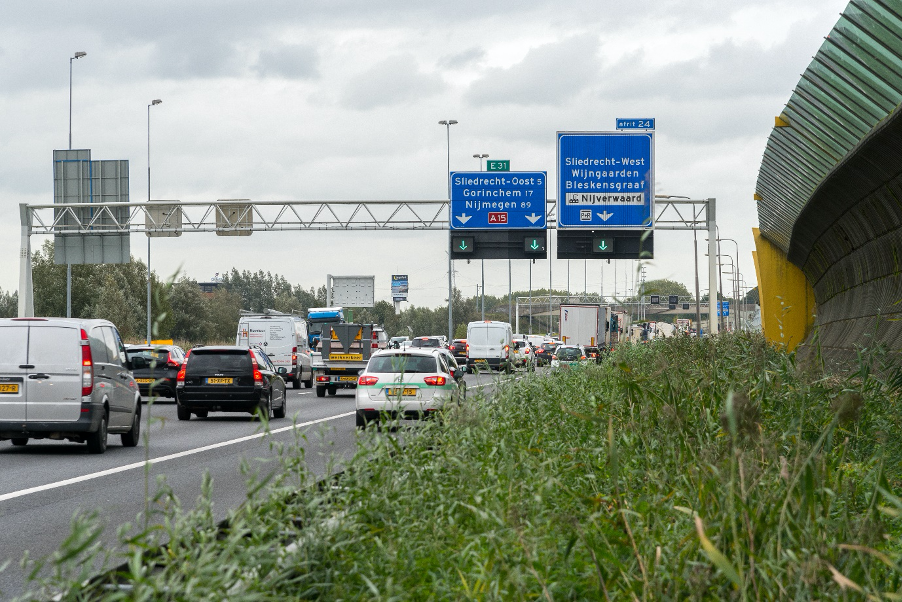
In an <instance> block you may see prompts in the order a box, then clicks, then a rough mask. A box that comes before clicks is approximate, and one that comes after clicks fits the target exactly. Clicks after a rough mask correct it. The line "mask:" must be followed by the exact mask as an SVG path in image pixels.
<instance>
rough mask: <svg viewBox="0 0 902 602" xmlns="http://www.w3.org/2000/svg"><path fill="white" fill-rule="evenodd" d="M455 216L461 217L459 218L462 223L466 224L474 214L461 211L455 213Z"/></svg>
mask: <svg viewBox="0 0 902 602" xmlns="http://www.w3.org/2000/svg"><path fill="white" fill-rule="evenodd" d="M454 217H456V218H457V219H459V220H460V223H462V224H466V223H467V222H468V221H470V218H471V217H473V216H472V215H467V214H466V213H461V214H460V215H455V216H454Z"/></svg>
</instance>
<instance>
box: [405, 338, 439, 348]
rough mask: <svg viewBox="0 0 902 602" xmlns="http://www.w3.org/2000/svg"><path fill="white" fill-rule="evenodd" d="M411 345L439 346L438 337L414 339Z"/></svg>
mask: <svg viewBox="0 0 902 602" xmlns="http://www.w3.org/2000/svg"><path fill="white" fill-rule="evenodd" d="M410 346H411V347H438V346H439V343H438V339H414V340H413V342H412V343H411V344H410Z"/></svg>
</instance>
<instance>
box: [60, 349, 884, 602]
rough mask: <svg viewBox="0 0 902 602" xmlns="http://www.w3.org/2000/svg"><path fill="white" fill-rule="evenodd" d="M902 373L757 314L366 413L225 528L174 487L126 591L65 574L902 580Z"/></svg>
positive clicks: (774, 583) (221, 587)
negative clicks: (765, 322)
mask: <svg viewBox="0 0 902 602" xmlns="http://www.w3.org/2000/svg"><path fill="white" fill-rule="evenodd" d="M897 393H898V389H897V388H896V386H895V383H894V382H884V381H882V380H881V379H880V377H879V376H878V375H876V374H875V372H874V371H872V370H871V369H869V368H868V361H867V358H866V357H863V358H862V360H861V363H860V368H859V370H858V372H857V373H855V374H853V375H852V376H847V377H843V378H838V377H830V376H824V375H821V374H819V373H818V372H817V370H816V369H812V368H810V367H804V368H802V367H799V366H796V365H795V363H794V357H793V356H792V355H791V354H786V353H783V352H780V351H778V350H776V349H774V348H773V347H771V346H769V345H768V344H766V343H765V341H764V340H763V339H762V338H760V337H758V336H753V335H747V334H739V335H723V336H720V337H716V338H714V339H704V340H697V339H689V338H686V337H684V338H675V339H667V340H662V341H655V342H654V343H651V344H646V345H640V346H624V347H621V348H620V349H618V351H617V352H616V353H614V354H612V356H611V357H610V358H609V359H608V360H607V361H606V362H605V363H604V364H602V365H599V366H587V367H585V368H580V369H574V370H569V371H564V372H561V373H557V374H554V375H551V376H549V377H543V376H541V375H537V376H531V377H528V378H523V379H521V380H519V381H517V382H508V383H506V384H503V385H502V386H501V387H500V389H499V391H498V392H497V393H496V394H495V395H494V396H493V397H492V398H491V399H474V398H472V397H471V398H470V399H469V400H468V401H467V402H466V403H464V404H463V405H462V406H461V407H459V408H458V407H456V408H453V409H451V410H450V411H449V412H448V413H447V415H446V417H445V420H444V421H443V422H442V423H439V422H438V421H434V422H427V423H426V424H424V425H423V426H422V427H421V428H417V429H415V430H413V431H410V432H406V431H405V432H403V434H402V437H401V438H402V439H403V442H404V445H403V447H402V446H401V444H400V443H399V438H398V437H397V436H395V434H393V433H390V432H388V431H386V430H383V431H382V432H373V431H366V432H365V433H362V434H361V436H360V445H359V448H358V452H357V454H356V456H355V457H354V458H353V459H352V460H351V461H350V462H347V463H346V465H345V470H344V472H343V473H341V474H340V475H339V476H338V477H336V478H335V479H334V481H330V482H327V483H326V485H325V486H324V485H323V484H322V483H320V484H317V483H314V482H313V481H312V479H311V478H310V477H309V475H307V474H305V473H304V469H303V465H304V463H303V456H302V453H301V452H300V451H298V450H299V447H292V446H288V447H286V448H285V449H283V450H282V452H283V453H282V457H283V459H284V462H285V465H286V469H285V471H284V474H283V477H282V479H281V480H277V481H276V482H273V483H269V484H267V487H266V488H264V487H263V486H262V485H263V484H256V486H255V487H256V489H255V491H257V493H258V495H256V496H254V497H253V498H252V499H251V500H250V501H249V502H248V503H247V504H246V505H245V506H243V507H242V508H241V509H239V510H237V511H236V512H234V513H233V515H232V516H231V517H230V520H229V525H228V528H226V529H224V530H218V529H216V526H215V525H214V524H213V520H212V513H211V512H210V511H209V505H208V504H204V503H201V504H200V505H198V506H197V508H195V509H194V510H192V511H191V512H182V511H180V510H179V509H178V504H177V502H176V500H173V499H171V498H169V497H167V494H166V492H165V489H164V490H162V491H161V493H160V494H158V498H157V503H156V504H155V507H158V508H161V509H162V510H161V512H162V513H163V518H164V520H163V524H164V528H162V529H161V530H160V531H159V532H154V531H150V532H146V533H145V534H144V535H142V536H140V537H138V538H135V539H134V540H133V541H132V550H133V557H132V561H131V563H130V565H129V568H128V569H127V570H126V571H123V572H122V574H121V575H120V580H121V581H122V583H124V584H127V589H111V588H110V584H109V580H104V581H95V582H89V583H86V584H79V583H77V582H78V581H79V579H78V578H76V577H72V576H71V575H70V576H69V577H64V576H62V573H61V574H60V575H61V576H59V577H57V578H56V579H50V580H47V581H45V583H44V586H45V587H47V588H49V590H52V591H61V590H65V591H66V594H65V595H64V596H63V598H64V599H71V600H79V599H85V600H97V599H110V600H112V599H128V600H154V599H167V600H169V599H171V600H194V599H229V600H269V599H272V600H284V599H292V600H294V599H327V600H333V599H336V600H337V599H379V600H389V599H395V600H406V599H416V600H448V599H454V600H466V599H473V600H522V599H546V600H585V599H606V600H624V599H626V600H650V599H670V600H685V599H706V600H712V599H741V600H746V599H753V600H772V599H798V600H809V599H817V600H826V599H842V600H845V599H873V600H899V599H902V595H900V594H902V570H900V561H902V550H900V535H902V523H900V518H899V515H900V512H902V501H900V499H899V497H897V496H898V495H899V492H900V488H902V443H900V437H899V435H900V418H902V412H900V409H899V404H898V398H897ZM95 528H96V527H92V526H90V524H79V526H78V528H77V529H76V532H77V531H78V529H81V530H82V535H81V536H80V537H82V538H83V539H88V538H89V536H90V534H91V533H92V532H93V531H92V529H95ZM165 537H168V538H171V539H170V542H169V543H168V545H167V546H166V547H165V550H164V552H163V553H162V554H161V555H158V554H157V553H156V552H155V548H154V547H153V545H152V544H155V543H156V542H157V541H158V540H160V539H161V538H165ZM76 539H78V538H77V537H76ZM88 547H90V545H89V546H88ZM60 554H61V555H62V554H65V550H62V551H61V552H60ZM82 556H84V553H82ZM151 561H153V562H152V563H151ZM67 562H68V563H69V564H71V561H67ZM61 564H65V563H61Z"/></svg>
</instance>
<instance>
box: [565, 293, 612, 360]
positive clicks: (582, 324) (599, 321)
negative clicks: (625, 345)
mask: <svg viewBox="0 0 902 602" xmlns="http://www.w3.org/2000/svg"><path fill="white" fill-rule="evenodd" d="M610 324H611V308H610V307H608V306H607V305H598V304H592V303H586V304H572V305H569V304H568V305H565V304H561V310H560V325H561V341H563V342H564V344H565V345H585V346H589V347H600V348H605V349H610V348H611V337H610Z"/></svg>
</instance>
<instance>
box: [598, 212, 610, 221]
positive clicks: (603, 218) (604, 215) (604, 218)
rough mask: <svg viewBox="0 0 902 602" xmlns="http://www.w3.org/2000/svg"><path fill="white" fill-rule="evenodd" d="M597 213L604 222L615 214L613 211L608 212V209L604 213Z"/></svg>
mask: <svg viewBox="0 0 902 602" xmlns="http://www.w3.org/2000/svg"><path fill="white" fill-rule="evenodd" d="M595 215H597V216H598V217H600V218H601V221H603V222H606V221H608V218H609V217H613V216H614V214H613V213H608V212H607V211H605V212H604V213H596V214H595Z"/></svg>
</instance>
